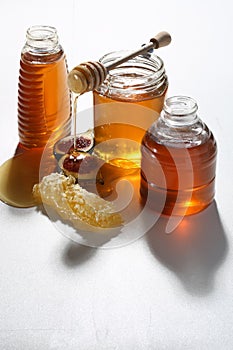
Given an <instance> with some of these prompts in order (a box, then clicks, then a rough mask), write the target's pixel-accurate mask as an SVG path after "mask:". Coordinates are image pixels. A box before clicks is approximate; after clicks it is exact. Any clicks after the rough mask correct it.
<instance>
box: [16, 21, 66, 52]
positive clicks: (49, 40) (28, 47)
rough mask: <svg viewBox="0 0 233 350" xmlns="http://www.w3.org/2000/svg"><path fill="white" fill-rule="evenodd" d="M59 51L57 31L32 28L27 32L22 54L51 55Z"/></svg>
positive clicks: (37, 27) (46, 28)
mask: <svg viewBox="0 0 233 350" xmlns="http://www.w3.org/2000/svg"><path fill="white" fill-rule="evenodd" d="M60 49H61V47H60V45H59V39H58V35H57V30H56V28H54V27H50V26H42V25H38V26H32V27H30V28H29V29H28V30H27V33H26V43H25V46H24V48H23V52H31V53H34V54H37V55H39V54H43V55H44V54H45V53H48V54H51V53H54V52H58V51H59V50H60Z"/></svg>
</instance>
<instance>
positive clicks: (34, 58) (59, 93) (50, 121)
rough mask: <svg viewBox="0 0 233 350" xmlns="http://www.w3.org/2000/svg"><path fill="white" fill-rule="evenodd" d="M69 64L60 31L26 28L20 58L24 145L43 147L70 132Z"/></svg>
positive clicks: (19, 124) (22, 139) (20, 136)
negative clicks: (58, 32)
mask: <svg viewBox="0 0 233 350" xmlns="http://www.w3.org/2000/svg"><path fill="white" fill-rule="evenodd" d="M66 79H67V64H66V58H65V54H64V51H63V49H62V47H61V45H60V43H59V39H58V36H57V31H56V29H55V28H53V27H49V26H33V27H31V28H29V29H28V30H27V34H26V43H25V46H24V47H23V50H22V53H21V60H20V72H19V90H18V130H19V138H20V144H19V146H21V147H23V148H33V147H36V148H43V147H45V145H46V143H47V142H48V140H49V139H50V141H51V142H53V141H54V142H55V141H56V140H57V139H59V138H61V137H64V136H66V135H68V134H69V133H70V128H71V118H70V116H71V102H70V93H69V89H68V86H67V83H66Z"/></svg>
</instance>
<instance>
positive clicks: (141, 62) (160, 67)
mask: <svg viewBox="0 0 233 350" xmlns="http://www.w3.org/2000/svg"><path fill="white" fill-rule="evenodd" d="M129 53H130V51H128V50H121V51H113V52H110V53H107V54H105V55H104V56H102V57H101V58H100V59H99V62H101V63H102V64H108V63H110V62H111V63H112V62H113V61H115V60H117V59H119V58H121V57H123V56H125V55H127V54H129ZM164 84H165V86H166V87H167V77H166V73H165V68H164V63H163V61H162V59H161V58H160V57H159V56H157V55H155V53H154V52H152V53H147V54H144V55H139V56H136V57H134V58H131V59H129V60H128V61H126V62H124V63H122V64H120V65H119V66H117V67H115V68H113V69H112V70H110V71H109V72H108V75H107V77H106V79H105V81H104V82H103V84H102V85H101V86H100V87H99V88H98V89H97V92H99V93H101V94H103V95H104V94H107V95H109V96H110V95H111V96H117V95H118V94H121V95H123V96H125V97H126V98H127V99H128V98H130V96H131V93H132V95H134V96H135V94H136V95H139V94H140V95H144V94H148V93H152V94H155V95H156V94H158V91H159V90H161V87H162V86H164ZM159 94H160V92H159Z"/></svg>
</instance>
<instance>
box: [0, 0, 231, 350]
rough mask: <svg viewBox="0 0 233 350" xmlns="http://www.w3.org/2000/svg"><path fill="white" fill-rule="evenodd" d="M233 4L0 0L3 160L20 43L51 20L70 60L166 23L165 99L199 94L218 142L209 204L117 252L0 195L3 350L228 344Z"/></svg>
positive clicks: (9, 144) (141, 38)
mask: <svg viewBox="0 0 233 350" xmlns="http://www.w3.org/2000/svg"><path fill="white" fill-rule="evenodd" d="M232 12H233V7H232V2H231V1H230V0H229V1H227V0H222V1H216V0H212V1H210V0H207V1H201V0H196V1H192V2H191V1H187V0H186V1H184V0H183V1H182V0H177V1H172V0H166V1H148V0H144V1H142V2H136V1H127V0H124V1H123V0H118V1H117V2H115V4H114V2H111V1H93V2H91V1H75V0H66V1H59V0H56V1H55V0H52V1H49V0H47V1H45V0H40V1H33V0H31V1H27V0H21V1H11V0H8V1H6V0H1V4H0V47H1V56H0V62H1V64H0V77H1V78H0V111H1V116H0V150H1V151H0V162H1V163H2V162H3V161H5V160H7V159H8V158H9V157H10V156H11V155H12V154H13V152H14V150H15V147H16V145H17V142H18V135H17V84H18V69H19V60H20V51H21V48H22V46H23V44H24V38H25V32H26V29H27V28H28V27H29V26H31V25H33V24H48V25H53V26H55V27H57V29H58V33H59V37H60V41H61V43H62V45H63V47H64V49H65V52H66V54H67V59H68V64H69V67H70V68H72V66H74V65H76V64H78V63H80V62H82V61H85V60H97V59H98V58H99V57H100V56H102V55H103V54H104V53H107V52H109V51H113V50H119V49H133V48H137V47H138V45H141V44H142V43H145V42H147V41H148V39H150V37H151V36H153V35H154V34H155V33H157V32H158V31H161V30H167V31H169V32H170V33H171V34H172V37H173V41H172V44H171V46H169V47H167V48H163V49H161V50H160V52H159V55H160V57H161V58H162V59H163V60H164V62H165V66H166V70H167V74H168V76H169V81H170V87H169V92H168V95H169V96H171V95H174V94H176V95H177V94H185V95H190V96H192V97H193V98H195V99H196V100H197V101H198V104H199V114H200V116H201V117H202V119H203V120H204V121H205V122H206V123H207V125H208V126H209V127H210V129H211V130H212V131H213V132H214V134H215V137H216V139H217V142H218V148H219V152H218V168H217V185H216V189H217V194H216V203H215V204H214V205H212V206H211V207H209V208H208V209H207V210H206V211H205V212H203V213H201V214H199V215H196V216H193V217H190V218H188V219H186V220H185V221H184V222H183V224H182V225H181V226H180V227H179V228H178V229H177V230H176V231H175V232H174V233H173V234H172V235H169V236H168V235H165V234H164V224H165V223H164V220H161V222H159V223H158V225H157V227H156V230H155V231H154V232H149V233H148V234H147V235H146V236H145V237H143V238H142V239H140V240H138V241H137V242H135V243H134V244H131V245H129V246H126V247H123V248H119V249H110V250H103V249H98V250H97V249H92V248H87V247H83V246H79V245H75V244H72V243H71V242H70V241H69V240H67V239H66V238H64V237H63V236H62V235H61V234H60V233H58V232H57V231H56V228H55V227H54V226H53V225H52V224H51V222H50V221H49V220H48V218H47V217H45V216H43V215H40V214H39V213H37V212H36V211H35V209H27V210H19V209H14V208H11V207H8V206H6V205H4V204H2V203H0V220H1V225H0V349H1V350H3V349H4V350H13V349H17V350H18V349H20V350H21V349H22V350H27V349H30V350H34V349H38V350H44V349H59V350H60V349H61V350H63V349H67V350H73V349H75V350H76V349H81V350H86V349H87V350H92V349H97V350H102V349H104V350H105V349H108V350H110V349H111V350H113V349H114V350H131V349H132V350H144V349H145V350H147V349H149V350H152V349H156V350H157V349H158V350H162V349H169V350H170V349H172V350H183V349H191V350H194V349H195V350H202V349H211V350H212V349H218V350H219V349H221V350H228V349H229V350H231V349H233V337H232V334H233V253H232V245H233V237H232V232H233V220H232V209H233V208H232V198H233V196H232V195H233V193H232V192H233V190H232V188H233V186H232V171H233V159H232V158H233V148H232V142H233V141H232V140H233V139H232V129H233V117H232V99H233V94H232V92H233V69H232V62H233V49H232V33H233V25H232ZM90 103H91V96H89V95H87V96H86V97H83V100H82V102H81V105H80V108H88V107H90ZM90 122H91V121H90V120H85V121H80V123H79V129H80V130H82V129H85V128H87V127H89V123H90ZM0 181H1V179H0Z"/></svg>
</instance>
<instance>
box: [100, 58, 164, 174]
mask: <svg viewBox="0 0 233 350" xmlns="http://www.w3.org/2000/svg"><path fill="white" fill-rule="evenodd" d="M121 55H122V53H113V54H108V55H106V56H104V57H103V58H102V59H101V62H102V63H103V64H108V63H109V62H112V61H114V60H115V59H117V58H119V57H120V56H121ZM167 86H168V83H167V77H166V75H165V70H164V67H163V62H162V61H161V59H159V58H158V57H157V56H155V55H151V56H150V55H148V56H139V57H137V58H134V59H132V60H129V61H128V62H127V63H124V64H122V65H121V66H119V67H117V68H115V69H113V70H111V71H110V72H109V74H108V76H107V78H106V81H105V82H104V83H103V84H102V85H101V86H100V87H99V88H98V90H97V91H94V133H95V144H96V146H95V154H96V155H97V156H99V157H101V158H102V159H104V160H105V161H107V162H109V163H111V164H112V165H115V166H118V167H121V168H123V169H126V170H127V169H133V168H136V169H138V168H139V167H140V159H141V154H140V144H141V140H142V137H143V135H144V133H145V131H146V130H147V129H148V127H149V126H150V125H151V124H152V123H153V122H154V121H155V120H156V119H157V118H158V116H159V113H160V112H161V110H162V107H163V103H164V98H165V94H166V91H167Z"/></svg>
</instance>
